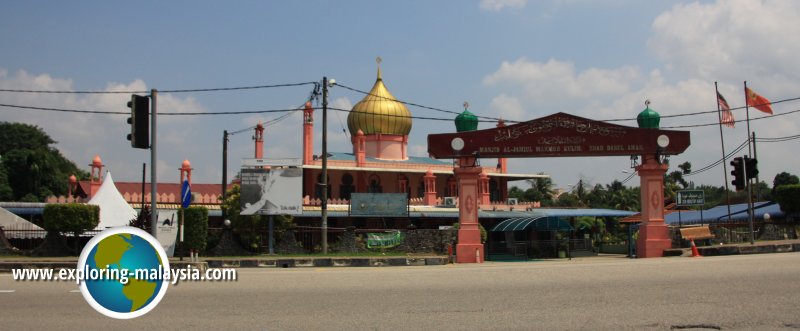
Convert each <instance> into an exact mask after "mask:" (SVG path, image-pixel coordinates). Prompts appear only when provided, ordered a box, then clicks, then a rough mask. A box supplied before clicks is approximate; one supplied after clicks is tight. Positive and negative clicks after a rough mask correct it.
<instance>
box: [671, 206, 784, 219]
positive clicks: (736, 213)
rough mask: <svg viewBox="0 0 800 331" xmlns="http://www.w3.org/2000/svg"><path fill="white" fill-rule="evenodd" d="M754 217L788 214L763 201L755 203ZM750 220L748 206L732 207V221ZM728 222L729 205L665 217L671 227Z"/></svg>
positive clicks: (778, 207) (675, 213) (778, 216)
mask: <svg viewBox="0 0 800 331" xmlns="http://www.w3.org/2000/svg"><path fill="white" fill-rule="evenodd" d="M753 205H754V213H753V214H754V215H755V218H756V219H763V218H764V214H769V215H770V216H771V217H775V218H783V217H785V216H786V214H785V213H784V212H783V211H781V207H780V206H779V205H778V204H777V203H775V202H772V201H762V202H756V203H753ZM748 218H749V216H748V214H747V204H746V203H740V204H736V205H731V221H734V222H742V221H747V220H748ZM727 221H728V205H720V206H716V207H713V208H710V209H706V210H703V211H702V212H701V211H700V210H686V211H680V212H674V213H671V214H667V215H666V216H664V222H666V223H667V224H669V225H678V224H709V223H720V222H727Z"/></svg>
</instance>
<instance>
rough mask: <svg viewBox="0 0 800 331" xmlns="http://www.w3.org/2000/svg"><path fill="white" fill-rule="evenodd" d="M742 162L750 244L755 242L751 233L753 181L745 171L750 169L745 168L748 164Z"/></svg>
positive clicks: (753, 216)
mask: <svg viewBox="0 0 800 331" xmlns="http://www.w3.org/2000/svg"><path fill="white" fill-rule="evenodd" d="M745 157H747V156H745ZM745 160H747V159H745ZM742 163H743V164H744V180H745V184H747V214H748V218H747V227H748V228H749V230H750V236H749V237H750V245H752V244H755V236H754V234H753V219H754V218H755V215H753V183H752V182H753V181H752V180H751V179H750V178H748V176H747V172H748V171H751V170H750V169H748V168H747V167H748V166H749V164H747V163H748V162H746V161H745V162H742Z"/></svg>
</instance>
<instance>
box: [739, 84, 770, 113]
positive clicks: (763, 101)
mask: <svg viewBox="0 0 800 331" xmlns="http://www.w3.org/2000/svg"><path fill="white" fill-rule="evenodd" d="M744 93H745V94H747V95H746V99H747V105H748V106H750V107H753V108H755V109H758V110H760V111H762V112H765V113H767V114H770V115H772V107H771V106H770V102H769V100H767V98H765V97H762V96H760V95H758V93H756V92H753V90H751V89H750V88H749V87H745V90H744Z"/></svg>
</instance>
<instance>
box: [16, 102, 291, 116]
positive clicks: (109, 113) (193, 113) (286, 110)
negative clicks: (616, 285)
mask: <svg viewBox="0 0 800 331" xmlns="http://www.w3.org/2000/svg"><path fill="white" fill-rule="evenodd" d="M0 107H7V108H21V109H31V110H44V111H55V112H63V113H81V114H105V115H130V114H131V112H129V111H127V112H126V111H102V110H82V109H64V108H47V107H33V106H20V105H9V104H0ZM295 110H297V109H267V110H245V111H229V112H187V113H177V112H158V115H159V116H161V115H164V116H208V115H244V114H264V113H282V112H291V111H295Z"/></svg>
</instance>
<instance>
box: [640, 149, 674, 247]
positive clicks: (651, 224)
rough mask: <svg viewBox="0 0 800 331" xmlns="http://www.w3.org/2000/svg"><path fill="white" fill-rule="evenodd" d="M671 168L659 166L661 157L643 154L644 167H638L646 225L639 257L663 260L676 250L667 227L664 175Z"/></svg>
mask: <svg viewBox="0 0 800 331" xmlns="http://www.w3.org/2000/svg"><path fill="white" fill-rule="evenodd" d="M668 168H669V165H667V164H659V163H658V160H657V156H656V155H653V154H650V155H642V165H640V166H638V167H636V171H638V172H639V177H640V178H641V184H640V185H641V199H642V201H641V203H642V224H641V225H640V226H639V240H638V241H637V242H636V256H638V257H662V256H664V250H666V249H669V248H672V241H671V240H670V238H669V229H668V228H667V225H666V224H664V174H666V173H667V169H668Z"/></svg>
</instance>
